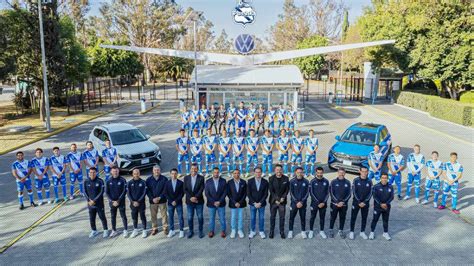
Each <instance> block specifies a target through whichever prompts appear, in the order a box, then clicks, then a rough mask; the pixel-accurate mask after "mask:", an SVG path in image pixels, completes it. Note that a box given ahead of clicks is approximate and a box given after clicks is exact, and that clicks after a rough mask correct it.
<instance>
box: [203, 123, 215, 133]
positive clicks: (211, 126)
mask: <svg viewBox="0 0 474 266" xmlns="http://www.w3.org/2000/svg"><path fill="white" fill-rule="evenodd" d="M209 128H210V129H211V132H212V128H214V131H215V134H217V121H216V120H214V121H212V120H210V122H209ZM205 133H206V132H204V133H203V134H205Z"/></svg>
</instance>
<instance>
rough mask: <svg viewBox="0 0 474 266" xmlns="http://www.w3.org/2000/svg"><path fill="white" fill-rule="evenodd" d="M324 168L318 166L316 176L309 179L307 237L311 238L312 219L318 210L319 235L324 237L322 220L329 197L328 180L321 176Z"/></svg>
mask: <svg viewBox="0 0 474 266" xmlns="http://www.w3.org/2000/svg"><path fill="white" fill-rule="evenodd" d="M323 174H324V170H323V168H322V167H321V166H320V167H318V168H317V169H316V178H314V179H313V180H311V182H310V186H309V193H310V195H311V218H310V219H309V229H310V231H309V236H308V237H309V238H313V236H314V233H313V228H314V220H315V219H316V214H317V213H318V212H319V235H320V236H321V238H323V239H326V238H327V236H326V233H325V232H324V220H325V217H326V209H327V200H328V197H329V181H328V180H327V179H326V178H324V177H323Z"/></svg>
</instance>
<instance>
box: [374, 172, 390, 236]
mask: <svg viewBox="0 0 474 266" xmlns="http://www.w3.org/2000/svg"><path fill="white" fill-rule="evenodd" d="M372 191H373V192H372V195H373V197H374V218H373V219H372V224H371V226H370V235H369V239H371V240H372V239H374V238H375V233H374V232H375V226H376V225H377V222H378V221H379V218H380V215H382V221H383V235H382V236H383V237H384V238H385V239H387V240H392V238H391V237H390V235H389V233H388V218H389V216H390V208H391V203H392V200H393V186H392V185H389V184H388V175H387V173H382V175H381V177H380V183H378V184H376V185H375V186H374V188H373V190H372Z"/></svg>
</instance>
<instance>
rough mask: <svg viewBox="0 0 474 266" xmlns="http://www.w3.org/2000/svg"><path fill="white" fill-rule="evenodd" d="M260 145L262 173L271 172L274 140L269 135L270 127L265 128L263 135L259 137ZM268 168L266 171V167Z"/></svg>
mask: <svg viewBox="0 0 474 266" xmlns="http://www.w3.org/2000/svg"><path fill="white" fill-rule="evenodd" d="M259 143H260V147H261V148H262V174H263V175H265V173H268V175H270V174H271V173H272V172H273V155H272V153H273V145H274V144H275V140H274V139H273V136H272V135H271V131H270V129H267V130H265V135H264V136H262V137H261V138H260V142H259ZM267 168H268V172H266V169H267Z"/></svg>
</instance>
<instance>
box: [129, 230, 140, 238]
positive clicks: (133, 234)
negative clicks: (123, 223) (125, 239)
mask: <svg viewBox="0 0 474 266" xmlns="http://www.w3.org/2000/svg"><path fill="white" fill-rule="evenodd" d="M137 236H138V229H133V231H132V234H131V235H130V238H135V237H137Z"/></svg>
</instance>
